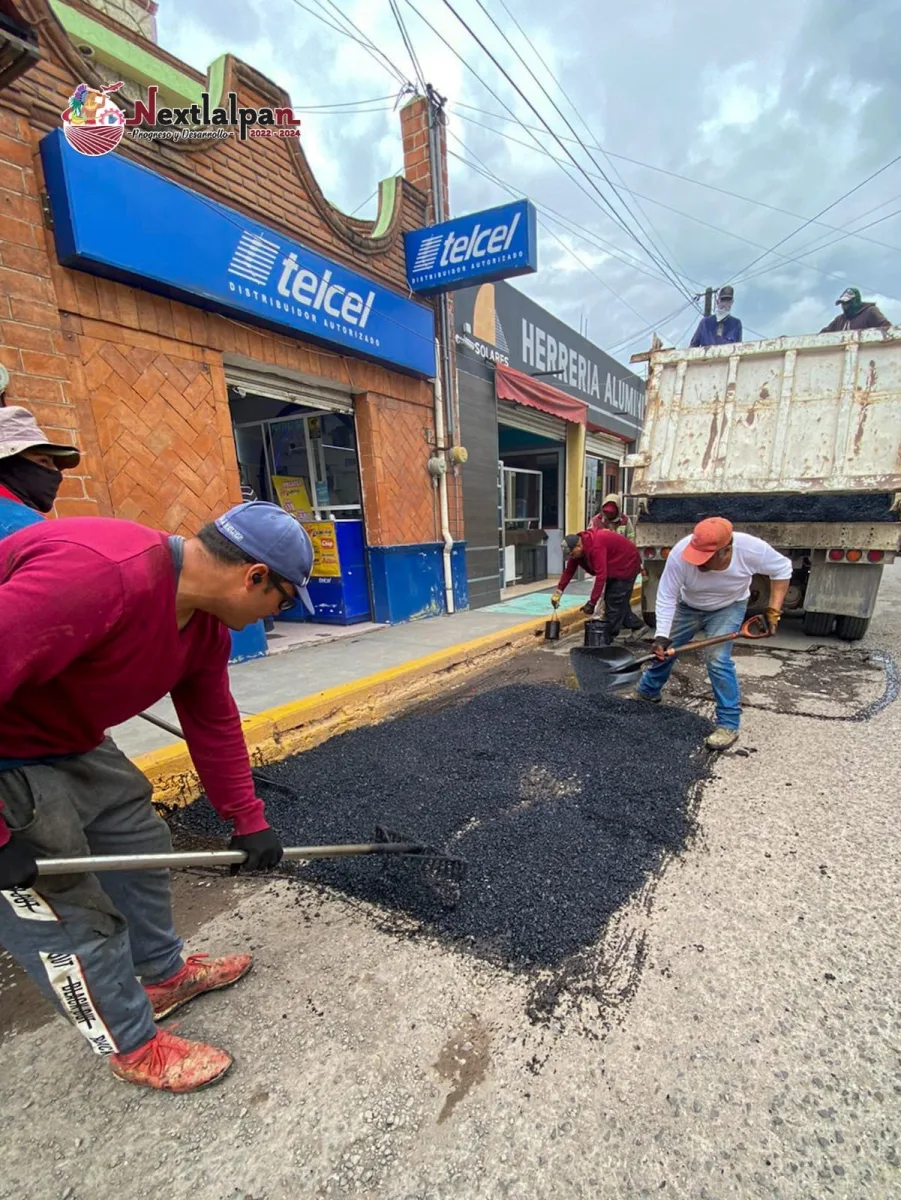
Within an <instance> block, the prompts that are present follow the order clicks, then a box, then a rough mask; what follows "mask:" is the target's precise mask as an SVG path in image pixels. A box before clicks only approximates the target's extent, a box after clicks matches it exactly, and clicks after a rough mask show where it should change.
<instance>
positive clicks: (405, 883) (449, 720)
mask: <svg viewBox="0 0 901 1200" xmlns="http://www.w3.org/2000/svg"><path fill="white" fill-rule="evenodd" d="M710 729H711V726H710V724H709V723H708V722H707V721H705V720H703V719H702V718H700V717H698V716H696V715H693V714H691V713H688V712H685V711H683V710H681V709H678V708H668V707H657V706H653V707H652V706H650V705H647V706H645V705H642V704H640V703H638V702H636V701H633V700H625V699H618V698H617V699H614V698H593V697H592V698H588V697H586V696H584V695H581V694H579V693H578V692H574V691H571V690H568V689H567V688H563V687H556V686H535V685H533V686H529V685H516V686H512V687H504V688H500V689H498V690H494V691H487V692H484V693H482V694H479V695H476V696H475V697H473V698H471V699H466V700H464V701H462V702H459V703H456V704H453V705H451V706H450V707H447V708H444V709H441V710H440V711H438V712H430V713H425V714H419V715H416V714H413V715H409V716H402V717H399V718H398V719H396V720H394V721H391V722H388V723H386V724H383V725H377V726H373V727H369V728H363V729H357V730H354V731H352V732H349V733H346V734H344V735H342V736H340V737H336V738H333V739H331V740H330V741H328V742H326V743H325V744H323V745H322V746H319V747H317V748H315V749H313V750H310V751H307V752H306V753H304V754H302V755H298V756H297V757H295V758H293V759H288V760H286V761H284V762H282V763H280V764H277V765H273V766H270V767H268V768H267V772H268V773H271V774H272V776H273V778H274V779H276V780H278V782H279V783H281V784H287V785H289V786H290V787H292V788H294V789H296V792H297V799H296V800H292V799H290V798H289V797H288V796H286V795H285V794H284V793H282V792H280V791H275V790H273V791H271V792H269V794H268V795H267V796H266V805H267V808H266V811H267V815H268V818H269V820H270V822H271V824H272V825H273V827H274V828H275V829H277V830H278V832H279V834H280V835H281V837H282V840H283V842H284V843H285V845H311V844H316V843H335V842H359V841H369V840H372V836H373V831H374V829H375V826H376V825H378V824H381V825H385V826H387V827H388V828H390V829H394V830H401V831H403V832H404V833H406V834H410V835H412V836H413V837H414V838H415V839H417V840H421V841H423V842H427V843H431V844H432V845H435V846H438V847H441V848H442V849H446V850H447V852H448V853H451V854H454V855H460V856H462V857H464V858H465V859H467V861H468V863H469V872H468V876H467V878H466V880H465V881H464V883H463V885H462V888H461V889H460V895H459V900H458V902H457V903H456V905H455V907H452V908H449V907H446V905H445V903H444V901H445V900H446V895H445V894H444V893H443V892H442V891H441V889H440V888H439V889H437V890H436V889H434V888H433V887H431V886H430V884H429V881H428V878H427V877H425V876H424V873H423V871H422V869H421V868H420V867H419V865H418V864H417V863H416V862H415V861H413V860H407V861H405V862H402V863H396V862H386V861H385V860H381V859H380V860H377V859H372V858H367V859H343V860H332V861H320V862H315V863H310V864H309V865H305V866H301V867H299V868H296V872H297V876H298V877H299V878H300V879H301V880H308V881H316V882H318V883H321V884H327V885H329V886H330V887H333V888H337V889H339V890H340V891H342V892H345V893H348V894H350V895H352V896H354V897H359V898H362V899H366V900H369V901H373V902H375V903H376V904H378V905H380V906H382V907H383V908H385V909H387V910H394V911H397V910H400V911H402V912H403V913H405V914H409V915H410V916H412V917H414V918H417V919H419V920H420V921H421V922H423V924H424V928H425V930H426V931H428V932H430V933H431V934H434V935H437V936H438V937H440V938H441V939H445V940H450V941H452V942H454V943H455V944H457V945H459V946H460V947H461V948H463V949H465V950H467V951H469V952H472V953H475V954H477V955H479V956H480V957H483V958H487V959H489V960H490V961H492V962H494V963H496V964H498V965H503V966H505V967H507V968H513V969H517V970H523V969H526V970H527V969H531V968H551V967H555V966H557V965H559V964H561V963H562V962H563V960H565V959H567V958H568V957H569V956H572V955H574V954H577V953H578V952H580V951H583V950H585V949H586V948H587V947H589V946H591V945H592V944H593V943H595V942H596V941H597V939H598V938H599V937H600V936H601V935H602V934H603V932H604V929H605V927H606V925H607V922H608V921H609V919H610V918H611V916H612V915H613V914H615V913H616V912H617V911H618V910H619V909H620V908H621V907H622V906H623V905H624V904H625V903H626V901H627V900H628V899H629V898H630V896H633V895H634V894H636V893H637V892H638V891H639V890H640V889H641V888H642V887H643V886H644V885H645V884H646V883H647V881H648V879H649V878H650V877H652V876H654V875H655V873H657V872H659V870H660V868H661V866H662V864H663V863H664V861H665V860H666V858H667V857H668V856H670V855H672V854H676V853H678V852H679V851H680V850H681V849H682V848H683V847H684V846H685V843H686V840H687V839H688V838H689V836H690V835H691V833H692V832H693V827H694V819H693V815H692V805H691V800H692V795H693V793H694V790H695V785H696V784H697V783H698V782H699V781H700V780H701V779H702V778H704V777H705V775H707V774H708V763H709V761H710V759H709V756H708V755H706V754H705V753H704V752H703V750H702V749H701V746H702V742H703V739H704V737H705V736H706V734H707V733H709V731H710ZM175 820H176V824H177V826H179V827H181V828H182V829H185V830H186V831H189V832H193V833H198V834H214V835H219V836H225V835H226V830H225V828H224V827H223V825H222V824H221V823H220V822H219V820H218V818H217V817H216V816H215V814H214V813H213V812H212V810H211V808H210V806H209V805H208V804H207V803H206V802H205V801H201V802H198V803H197V804H195V805H193V806H191V807H190V808H188V809H186V810H183V811H182V812H181V813H179V814H178V815H177V817H176V819H175ZM405 926H406V927H409V922H406V923H405Z"/></svg>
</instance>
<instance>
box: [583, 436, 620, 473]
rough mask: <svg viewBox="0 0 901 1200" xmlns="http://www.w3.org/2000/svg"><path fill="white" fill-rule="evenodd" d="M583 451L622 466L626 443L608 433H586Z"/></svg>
mask: <svg viewBox="0 0 901 1200" xmlns="http://www.w3.org/2000/svg"><path fill="white" fill-rule="evenodd" d="M585 453H586V454H592V455H594V457H595V458H606V459H607V461H608V462H615V463H619V465H620V466H622V465H623V458H624V457H625V453H626V443H625V442H621V441H620V440H619V438H616V437H613V436H612V435H611V434H609V433H586V435H585Z"/></svg>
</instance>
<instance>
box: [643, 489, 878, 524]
mask: <svg viewBox="0 0 901 1200" xmlns="http://www.w3.org/2000/svg"><path fill="white" fill-rule="evenodd" d="M893 499H894V498H893V496H892V494H891V493H890V492H857V493H847V492H846V493H838V492H836V493H829V492H818V493H817V494H816V495H799V494H798V493H776V494H774V493H770V492H767V493H763V492H761V493H754V494H751V495H738V494H734V495H728V494H715V495H703V496H654V497H652V498H651V499H650V500H649V501H648V513H647V516H646V517H645V518H643V520H645V521H650V522H659V523H661V524H670V523H680V524H686V525H694V524H696V523H697V522H698V521H703V520H705V519H706V518H707V517H725V518H726V519H727V520H728V521H732V522H733V523H735V524H741V523H742V522H743V521H748V522H751V521H753V522H767V521H839V522H848V521H866V522H869V523H873V522H875V523H877V524H890V523H892V522H896V521H897V520H898V514H897V513H896V512H893V511H892V503H893Z"/></svg>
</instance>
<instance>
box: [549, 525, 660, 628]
mask: <svg viewBox="0 0 901 1200" xmlns="http://www.w3.org/2000/svg"><path fill="white" fill-rule="evenodd" d="M566 547H567V549H568V550H569V558H568V559H567V561H566V566H565V567H564V568H563V574H562V575H561V576H560V582H559V583H558V584H557V591H556V592H554V595H553V596H552V597H551V603H552V604H553V605H554V607H555V608H556V607H557V605H558V604H559V603H560V598H561V596H562V595H563V593H564V592H565V591H566V588H567V587H568V586H569V584H570V582H571V580H572V577H573V576H574V575H575V573H576V571H577V570H578V569H579V567H582V569H583V570H584V571H586V572H587V573H588V574H589V575H593V576H594V587H593V588H592V589H591V598H590V599H589V601H588V603H587V604H586V605H585V606H584V609H583V611H584V612H586V613H588V614H589V615H590V616H593V615H594V614H595V613H596V612H597V611H598V602H599V601H600V600H601V598H602V597H603V600H604V616H605V617H606V618H607V620H608V621H609V622H610V636H611V637H616V635H617V634H618V633H619V631H620V629H621V628H622V626H623V622H624V621H625V620H626V617H627V614H628V613H630V612H631V611H632V610H631V603H630V600H631V596H632V588H633V587H634V586H635V579H636V576H638V575H640V574H641V557H640V556H639V553H638V551H637V550H636V549H635V543H634V542H630V541H629V539H628V538H627V537H623V535H622V534H621V533H614V532H613V531H612V530H609V529H586V530H584V531H583V532H582V533H572V534H570V535H569V536H568V537H567V538H566Z"/></svg>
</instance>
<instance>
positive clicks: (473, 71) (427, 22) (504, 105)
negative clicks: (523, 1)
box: [405, 0, 682, 291]
mask: <svg viewBox="0 0 901 1200" xmlns="http://www.w3.org/2000/svg"><path fill="white" fill-rule="evenodd" d="M405 3H406V4H407V6H408V7H409V8H411V9H412V10H413V12H415V13H416V15H417V16H418V17H419V19H420V20H421V21H422V22H423V24H424V25H426V26H427V27H428V28H429V29H430V30H431V31H432V33H433V34H434V35H435V37H437V38H438V40H439V41H440V42H442V43H443V44H444V45H445V46H446V47H447V49H448V50H450V52H451V53H452V54H453V55H454V56H455V57H456V58H457V59H458V60H459V62H460V63H461V64H462V65H463V66H464V67H465V68H466V70H467V71H469V72H470V73H471V74H472V75H473V76H474V77H475V78H476V79H477V80H478V82H479V83H480V84H481V86H482V87H483V88H484V89H485V90H486V91H487V92H488V93H489V95H491V96H492V97H493V98H494V99H495V100H496V101H497V103H498V104H499V105H500V106H501V108H503V109H505V110H506V111H507V112H508V113H509V114H510V118H511V119H512V120H513V121H514V122H515V123H516V124H519V125H522V122H521V121H520V119H519V117H517V115H516V113H515V112H514V111H513V109H512V108H511V107H510V105H509V104H507V102H506V101H505V100H503V99H502V98H501V97H500V96H499V95H498V94H497V92H496V91H495V90H494V89H493V88H492V87H491V86H490V84H488V83H486V82H485V80H484V79H483V77H482V76H481V75H480V74H479V72H478V71H477V70H476V68H475V67H473V66H472V65H471V64H470V63H469V62H467V61H466V59H465V58H464V57H463V55H462V54H461V53H460V52H459V51H458V50H457V48H456V47H455V46H453V45H452V44H451V43H450V42H449V41H448V39H447V38H446V37H445V36H444V34H442V33H441V32H440V31H439V30H438V29H436V28H435V26H434V25H433V24H432V22H431V21H430V20H429V19H428V17H426V16H424V15H423V13H422V12H420V10H419V9H418V8H417V7H416V5H415V4H414V3H413V0H405ZM533 111H535V110H534V109H533ZM538 115H539V118H540V114H538ZM522 127H523V128H526V127H525V126H522ZM527 132H529V131H528V130H527ZM531 136H532V140H533V141H534V142H535V144H536V145H537V147H538V148H539V150H542V151H544V150H545V146H544V145H543V144H542V143H541V141H540V140H539V139H538V137H537V136H536V135H535V134H531ZM561 169H563V168H561ZM564 174H565V175H566V178H567V179H569V180H570V182H571V183H573V184H575V186H576V187H577V188H578V189H579V191H580V192H582V194H583V195H584V196H586V197H587V198H588V200H589V201H590V202H591V203H592V204H594V205H595V206H596V207H597V208H599V209H600V208H601V206H600V205H599V204H598V201H597V200H596V199H595V197H594V196H593V195H592V194H591V192H590V191H589V190H588V189H587V188H586V187H585V186H584V184H583V183H582V182H581V181H580V180H579V179H577V178H575V177H574V176H572V175H570V174H569V172H568V171H566V170H564ZM596 190H597V189H596ZM602 211H603V210H602ZM605 215H607V214H605ZM618 223H619V224H620V225H621V224H622V223H621V222H618ZM626 232H627V233H629V235H630V236H632V234H631V231H630V230H628V229H626ZM642 249H643V250H644V247H642ZM645 253H647V251H646V250H645ZM670 282H671V281H670ZM672 286H677V287H678V284H674V285H672ZM678 290H680V291H681V290H682V289H681V287H679V288H678Z"/></svg>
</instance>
